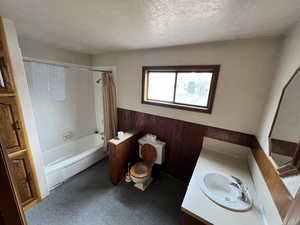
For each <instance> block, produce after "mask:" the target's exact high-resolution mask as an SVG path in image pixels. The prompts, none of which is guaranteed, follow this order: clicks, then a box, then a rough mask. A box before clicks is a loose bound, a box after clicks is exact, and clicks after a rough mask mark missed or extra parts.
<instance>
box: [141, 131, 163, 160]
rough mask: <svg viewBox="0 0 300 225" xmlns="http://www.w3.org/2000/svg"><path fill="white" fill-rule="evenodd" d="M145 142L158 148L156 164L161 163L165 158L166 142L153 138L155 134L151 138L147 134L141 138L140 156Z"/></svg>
mask: <svg viewBox="0 0 300 225" xmlns="http://www.w3.org/2000/svg"><path fill="white" fill-rule="evenodd" d="M144 144H149V145H152V146H153V147H154V148H155V149H156V160H155V161H154V164H159V165H161V164H162V163H163V161H164V159H165V146H166V143H165V142H163V141H160V140H157V139H153V136H152V137H151V138H149V136H148V135H145V136H144V137H142V138H140V139H139V156H140V158H142V156H141V148H142V146H143V145H144Z"/></svg>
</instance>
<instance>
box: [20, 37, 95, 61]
mask: <svg viewBox="0 0 300 225" xmlns="http://www.w3.org/2000/svg"><path fill="white" fill-rule="evenodd" d="M19 43H20V48H21V51H22V55H23V57H31V58H35V59H41V60H49V61H56V62H63V63H72V64H78V65H85V66H90V65H91V56H89V55H87V54H81V53H77V52H73V51H69V50H64V49H60V48H56V47H54V46H52V45H49V44H46V43H42V42H39V41H33V40H29V39H22V38H19Z"/></svg>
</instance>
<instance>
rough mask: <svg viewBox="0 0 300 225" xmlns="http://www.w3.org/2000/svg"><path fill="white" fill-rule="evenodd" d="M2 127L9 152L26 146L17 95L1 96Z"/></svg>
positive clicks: (0, 126)
mask: <svg viewBox="0 0 300 225" xmlns="http://www.w3.org/2000/svg"><path fill="white" fill-rule="evenodd" d="M0 128H1V130H2V132H3V136H4V141H5V148H6V149H7V151H8V154H9V153H13V152H16V151H19V150H22V149H25V148H26V146H25V141H24V134H23V129H22V123H21V120H20V116H19V112H18V108H17V105H16V98H15V97H0Z"/></svg>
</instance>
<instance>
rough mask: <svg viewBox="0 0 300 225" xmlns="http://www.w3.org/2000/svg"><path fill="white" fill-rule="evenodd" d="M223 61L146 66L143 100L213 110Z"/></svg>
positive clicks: (150, 102)
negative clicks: (220, 63) (198, 64)
mask: <svg viewBox="0 0 300 225" xmlns="http://www.w3.org/2000/svg"><path fill="white" fill-rule="evenodd" d="M219 69H220V66H219V65H209V66H153V67H143V83H142V85H143V86H142V87H143V90H142V103H143V104H151V105H159V106H165V107H173V108H179V109H185V110H191V111H200V112H206V113H211V111H212V105H213V100H214V95H215V89H216V86H217V80H218V74H219Z"/></svg>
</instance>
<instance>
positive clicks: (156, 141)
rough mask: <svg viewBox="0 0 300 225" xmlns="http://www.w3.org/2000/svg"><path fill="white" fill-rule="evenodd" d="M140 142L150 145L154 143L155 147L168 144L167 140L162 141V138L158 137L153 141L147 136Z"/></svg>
mask: <svg viewBox="0 0 300 225" xmlns="http://www.w3.org/2000/svg"><path fill="white" fill-rule="evenodd" d="M139 143H140V144H141V145H144V144H150V145H153V146H155V147H163V146H165V145H166V142H163V141H160V140H157V139H156V140H155V141H151V140H149V139H146V138H145V136H144V137H142V138H140V139H139Z"/></svg>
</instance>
